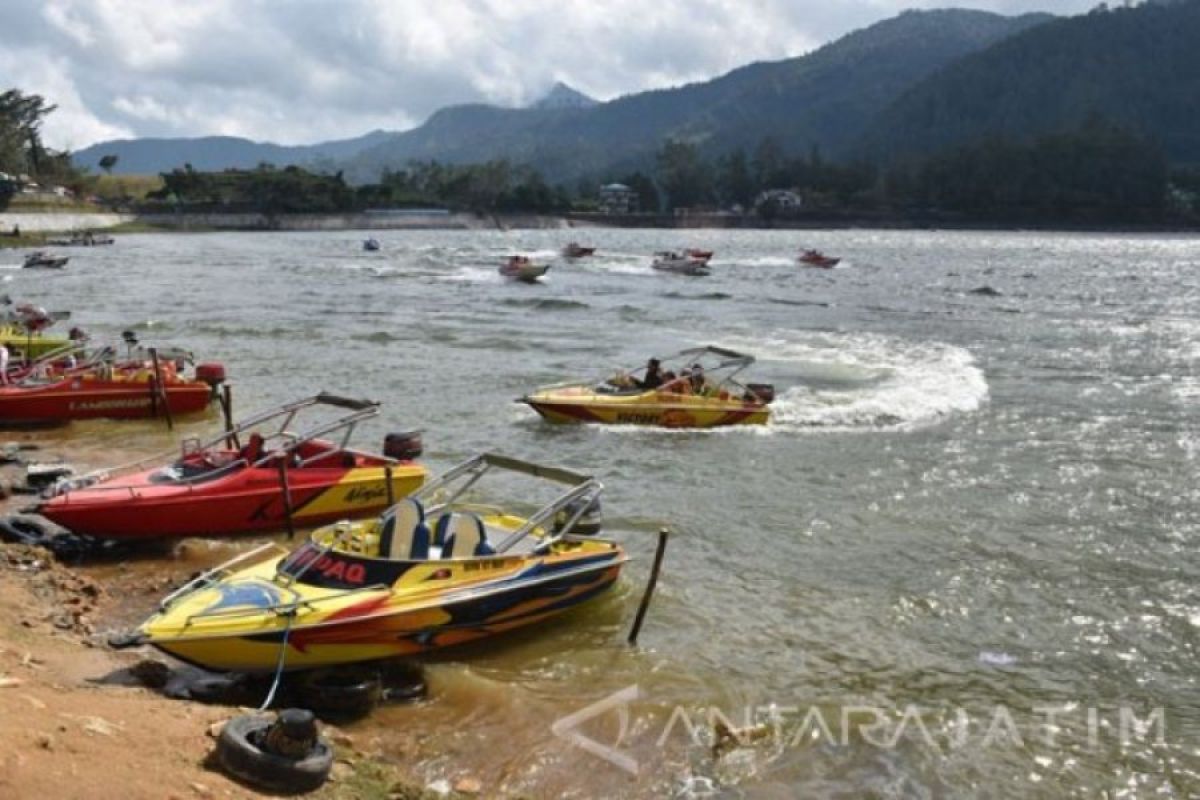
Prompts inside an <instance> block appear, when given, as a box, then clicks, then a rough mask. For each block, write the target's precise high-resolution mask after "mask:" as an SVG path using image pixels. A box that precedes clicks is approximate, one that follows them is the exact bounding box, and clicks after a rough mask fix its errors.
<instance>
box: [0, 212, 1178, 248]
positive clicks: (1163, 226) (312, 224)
mask: <svg viewBox="0 0 1200 800" xmlns="http://www.w3.org/2000/svg"><path fill="white" fill-rule="evenodd" d="M14 226H16V227H19V228H20V230H21V232H22V234H23V235H22V236H21V237H20V238H19V239H14V238H12V237H10V236H8V235H6V234H9V233H10V232H11V231H12V230H13V228H14ZM570 228H646V229H663V230H693V229H694V230H850V229H860V230H861V229H868V230H953V231H981V232H987V231H995V232H1001V231H1009V232H1019V231H1025V230H1028V231H1039V232H1046V233H1051V232H1059V233H1143V234H1149V233H1162V234H1169V233H1177V234H1195V233H1200V224H1196V223H1192V224H1188V223H1184V222H1168V223H1123V224H1110V223H1103V224H1101V223H1063V222H1047V223H1038V222H1029V221H1022V222H987V221H979V220H965V219H960V218H954V217H942V216H936V217H935V216H930V217H920V218H916V217H903V216H890V215H882V214H880V215H851V214H845V215H843V214H817V213H814V214H811V215H808V216H804V217H798V218H793V219H775V220H764V219H761V218H759V217H755V216H737V215H732V214H715V213H714V214H676V215H670V214H625V215H610V214H597V213H580V212H572V213H568V214H565V215H540V214H471V213H459V212H453V213H452V212H442V211H438V212H394V213H378V212H355V213H344V214H258V213H236V214H225V213H216V212H176V213H156V214H130V213H112V212H99V211H97V212H87V211H82V210H80V211H72V212H69V213H66V212H62V211H54V212H49V213H46V212H40V211H6V212H0V247H29V246H36V245H37V244H39V242H38V237H39V236H40V235H42V234H61V233H64V232H67V231H72V230H83V229H87V230H108V231H110V232H116V233H121V232H125V233H142V232H162V233H188V232H192V233H195V232H212V231H245V232H254V231H290V232H302V231H384V230H553V229H570Z"/></svg>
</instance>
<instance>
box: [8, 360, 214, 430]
mask: <svg viewBox="0 0 1200 800" xmlns="http://www.w3.org/2000/svg"><path fill="white" fill-rule="evenodd" d="M66 355H68V354H60V353H58V352H55V353H49V354H47V355H45V356H43V357H42V359H40V361H41V362H48V361H50V360H52V359H58V358H61V357H65V356H66ZM224 380H225V370H224V367H222V366H221V365H220V364H201V365H199V366H197V367H196V374H195V376H194V377H191V378H188V377H186V376H185V375H184V374H183V372H182V370H181V369H180V368H179V367H178V366H177V364H176V362H174V361H170V360H166V361H160V362H152V361H124V362H120V363H113V362H111V361H99V362H90V363H85V364H83V365H81V366H76V367H68V368H63V369H59V368H54V367H53V365H52V364H48V365H47V366H46V368H44V369H43V368H39V367H38V366H37V365H36V364H35V367H34V368H33V369H32V370H31V371H30V373H29V374H28V375H27V376H26V377H24V378H23V379H21V380H19V381H18V382H16V383H13V384H10V385H7V386H0V426H26V425H54V424H58V423H63V422H68V421H70V420H76V419H101V418H108V419H148V418H152V417H160V416H171V417H175V416H179V415H183V414H192V413H196V412H198V411H203V410H204V409H205V408H206V407H207V406H208V404H209V402H210V401H211V400H212V398H213V397H214V395H215V393H216V386H217V385H218V384H219V383H221V382H223V381H224Z"/></svg>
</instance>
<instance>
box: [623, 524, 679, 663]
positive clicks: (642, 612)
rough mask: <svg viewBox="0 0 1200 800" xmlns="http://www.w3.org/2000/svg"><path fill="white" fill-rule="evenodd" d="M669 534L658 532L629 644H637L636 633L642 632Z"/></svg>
mask: <svg viewBox="0 0 1200 800" xmlns="http://www.w3.org/2000/svg"><path fill="white" fill-rule="evenodd" d="M670 536H671V532H670V531H669V530H667V529H666V528H663V529H662V530H660V531H659V532H658V549H657V550H655V551H654V564H653V565H651V567H650V579H649V580H647V581H646V592H645V594H643V595H642V602H641V604H640V605H639V606H638V610H637V616H635V617H634V618H633V628H632V629H631V630H630V631H629V643H630V644H637V637H638V633H639V632H640V631H641V630H642V621H643V620H644V619H645V618H646V610H647V609H648V608H650V598H651V597H653V595H654V587H655V586H657V585H658V571H659V570H660V569H661V568H662V561H663V553H665V552H666V550H667V539H669V538H670Z"/></svg>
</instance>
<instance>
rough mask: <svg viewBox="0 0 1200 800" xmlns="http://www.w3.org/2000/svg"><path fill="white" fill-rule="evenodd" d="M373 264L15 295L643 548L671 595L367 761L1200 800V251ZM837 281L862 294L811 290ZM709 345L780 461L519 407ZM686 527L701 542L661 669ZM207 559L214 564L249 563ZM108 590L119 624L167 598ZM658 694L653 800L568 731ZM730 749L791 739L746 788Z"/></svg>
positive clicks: (607, 735) (117, 441)
mask: <svg viewBox="0 0 1200 800" xmlns="http://www.w3.org/2000/svg"><path fill="white" fill-rule="evenodd" d="M361 238H362V237H361V235H359V234H356V233H320V234H198V235H172V236H166V235H129V236H122V237H120V238H119V241H118V243H117V244H116V245H115V246H113V247H110V248H96V249H89V250H82V249H80V250H74V251H72V252H71V253H70V254H71V256H72V261H71V264H70V266H68V268H67V269H65V270H63V271H62V272H61V274H59V273H47V272H31V271H20V270H17V271H7V270H5V271H2V272H0V274H3V275H4V276H5V278H4V281H5V283H4V288H3V290H4V291H7V292H9V293H10V294H12V295H13V297H14V298H19V299H32V300H35V301H37V302H38V303H40V304H42V305H45V306H47V307H50V308H52V309H58V308H68V309H72V310H74V312H75V318H74V322H76V323H79V324H83V325H84V326H85V327H87V328H89V329H90V330H91V331H92V332H93V334H97V335H100V336H105V337H114V338H115V337H116V336H117V335H118V334H119V332H120V331H121V330H123V329H124V328H126V327H131V326H132V327H135V328H136V329H137V330H138V331H139V334H140V335H141V336H142V337H143V340H144V341H146V342H149V343H153V342H156V341H157V342H171V343H178V344H185V345H187V346H189V347H191V348H192V349H194V350H195V351H196V352H197V353H198V354H200V355H201V357H202V359H204V360H221V361H223V362H225V364H226V365H227V368H228V370H229V373H230V376H231V379H232V381H233V382H234V384H235V387H236V388H235V394H236V402H237V405H238V406H239V407H240V410H241V411H242V412H246V411H249V410H250V409H252V408H259V407H265V406H268V405H272V404H275V403H278V402H282V401H284V400H288V399H292V398H295V397H299V396H302V395H305V394H308V393H313V392H314V391H315V390H318V389H326V390H330V391H337V392H342V393H349V394H354V395H365V396H369V397H374V398H376V399H379V400H382V401H384V402H385V413H384V414H383V415H382V417H381V418H380V420H379V421H377V422H375V423H372V425H370V426H369V427H368V429H365V430H363V431H362V434H363V435H362V437H361V439H360V442H362V443H363V444H370V445H371V446H372V447H376V446H378V442H379V441H381V440H382V437H383V435H384V433H385V432H386V431H388V430H402V429H406V428H411V427H420V428H423V429H424V430H425V442H426V450H427V455H426V460H427V461H428V463H429V464H430V466H431V467H433V468H434V469H441V468H444V467H447V466H449V465H451V464H453V463H455V462H456V461H458V460H460V459H462V458H464V457H466V456H468V455H470V454H473V453H475V452H477V451H480V450H485V449H488V450H498V451H501V452H505V453H510V454H513V455H516V456H520V457H524V458H529V459H535V460H543V461H548V462H553V463H560V464H563V465H566V466H570V467H574V468H577V469H581V470H584V471H589V472H592V473H594V474H596V475H597V476H599V477H600V478H601V479H602V480H603V481H604V482H605V484H606V486H607V492H606V495H605V515H606V527H607V531H608V533H609V534H611V535H612V536H614V537H616V538H618V539H620V540H621V541H623V542H624V543H625V544H626V545H627V547H628V549H629V550H630V551H631V553H632V554H633V555H634V556H635V558H636V561H635V562H634V563H632V564H631V565H630V567H629V569H628V570H627V571H626V574H625V577H624V578H623V580H622V582H621V584H620V588H619V589H618V590H617V591H615V592H613V593H611V594H610V595H609V596H607V597H606V598H604V599H602V600H599V601H597V602H595V603H593V604H592V605H590V606H586V607H584V608H582V609H580V610H579V611H578V612H575V613H572V614H571V615H570V616H568V617H564V618H562V619H561V620H559V621H558V622H556V623H555V624H552V625H548V626H546V627H545V628H544V629H543V630H539V631H536V632H532V633H524V634H518V635H515V636H513V637H510V638H508V639H504V640H497V641H496V642H494V643H491V644H488V645H485V646H474V647H472V648H470V649H468V650H464V651H461V652H459V653H451V654H447V655H444V656H441V657H440V658H438V659H437V660H436V661H435V662H434V663H432V664H431V665H430V667H429V678H430V684H431V688H432V695H431V698H430V699H429V700H428V701H425V702H423V703H421V704H418V705H415V706H399V707H391V708H386V709H383V710H381V711H379V712H377V713H376V714H375V715H374V716H373V717H372V718H371V719H370V720H367V721H365V722H362V723H359V725H358V727H359V729H361V731H362V732H363V735H364V736H366V737H371V736H378V737H380V738H381V739H382V741H383V744H384V748H385V750H386V751H387V752H388V753H389V755H390V756H392V757H395V758H397V759H399V760H402V761H404V762H405V763H406V764H408V766H409V767H410V768H411V769H413V770H414V771H415V772H416V773H417V774H419V775H421V776H424V777H426V778H427V779H428V780H435V779H437V778H449V779H451V780H453V779H454V778H455V777H456V776H458V775H460V774H464V773H470V774H473V775H475V776H477V777H479V778H480V779H481V780H482V782H483V785H484V787H485V792H486V793H487V794H494V793H512V794H521V793H524V794H527V795H529V796H534V797H615V796H630V797H633V796H639V797H664V796H679V797H699V796H713V797H753V798H784V797H801V796H803V797H866V796H869V797H934V798H936V797H967V796H976V797H1046V798H1058V797H1079V798H1085V797H1086V798H1091V797H1099V796H1107V797H1148V796H1155V797H1194V796H1197V795H1198V794H1200V749H1198V748H1200V741H1198V738H1200V687H1198V685H1197V678H1198V673H1197V670H1196V664H1197V656H1198V654H1200V652H1198V651H1200V597H1198V595H1197V578H1198V577H1200V561H1198V558H1197V554H1196V547H1197V542H1198V539H1200V489H1198V484H1197V466H1198V457H1200V436H1198V435H1197V422H1198V418H1200V415H1198V414H1197V407H1198V404H1200V380H1198V379H1197V361H1198V359H1200V317H1198V316H1197V313H1196V309H1197V303H1198V302H1200V244H1198V243H1197V241H1196V240H1195V239H1194V238H1187V237H1175V236H1120V235H1056V234H1024V233H995V234H992V233H943V232H871V231H845V232H783V231H779V232H773V231H765V232H764V231H736V232H725V231H630V230H576V231H565V230H564V231H512V232H448V231H429V232H394V233H384V234H382V235H380V236H379V237H378V238H380V239H381V241H382V244H383V249H382V251H381V252H379V253H365V252H363V251H362V250H361ZM571 238H575V239H578V240H580V241H581V242H583V243H585V244H592V245H596V246H597V247H598V248H599V255H598V256H597V257H595V258H592V259H586V260H582V261H579V262H576V263H571V264H568V263H560V262H557V261H556V262H555V265H554V266H553V267H552V269H551V270H550V273H549V277H548V279H547V280H546V281H545V282H544V284H542V285H536V286H527V285H519V284H509V283H505V282H504V281H503V280H502V279H501V278H500V276H499V275H498V274H497V273H496V267H497V265H498V264H499V262H500V260H501V259H502V257H503V256H505V255H507V254H509V253H512V252H526V253H529V254H531V255H533V256H535V258H544V259H552V258H554V257H555V253H556V251H557V249H558V248H559V247H560V246H561V245H562V244H564V243H565V242H566V241H567V240H568V239H571ZM682 246H696V247H703V248H711V249H714V250H716V256H715V259H714V261H713V275H712V276H711V277H708V278H699V279H695V278H684V277H677V276H669V275H661V274H656V273H653V272H652V271H651V270H650V269H649V260H650V258H649V254H650V253H651V252H653V251H654V250H657V249H663V248H666V247H682ZM802 246H804V247H819V248H822V249H824V250H826V251H827V252H829V253H831V254H834V255H839V256H842V257H843V258H844V259H845V262H844V266H843V267H841V268H838V269H835V270H832V271H822V270H814V269H802V268H799V267H797V266H796V264H795V261H794V256H795V254H796V252H797V251H798V250H799V248H800V247H802ZM16 260H17V259H16V258H15V257H13V256H0V261H14V262H15V261H16ZM985 286H986V287H991V288H993V289H995V290H996V291H997V292H999V295H998V296H996V295H984V294H973V293H972V290H975V289H979V288H982V287H985ZM706 343H713V344H720V345H724V346H728V347H732V348H736V349H743V350H745V351H747V352H750V353H752V354H754V355H756V356H757V357H758V358H759V363H758V364H757V365H756V366H755V371H754V376H755V377H756V378H760V379H762V380H765V381H769V382H773V383H774V384H776V386H777V388H778V390H779V399H778V400H777V401H776V403H775V406H774V415H775V418H774V422H773V424H772V425H770V426H769V427H767V428H762V429H754V428H746V429H739V430H727V431H721V432H663V431H654V430H646V429H632V428H603V427H555V426H550V425H548V424H546V423H544V422H542V421H541V420H540V419H539V418H538V417H537V416H536V415H535V414H534V413H533V412H532V411H530V410H528V409H527V408H525V407H524V406H521V405H517V404H514V403H513V399H514V398H515V397H517V396H519V395H520V394H522V393H524V392H525V391H527V390H528V389H530V388H532V387H534V386H537V385H538V384H544V383H549V382H554V381H558V380H563V379H567V378H572V377H576V376H585V377H586V376H595V377H603V376H604V375H605V374H606V373H608V372H609V371H610V367H617V366H630V365H633V364H638V363H641V362H643V361H644V360H645V358H646V357H647V356H648V355H651V354H663V353H667V352H671V351H674V350H677V349H680V348H682V347H685V346H692V345H698V344H706ZM215 425H216V420H215V419H209V420H207V421H199V422H197V421H193V422H190V423H188V424H187V425H185V426H184V431H185V432H186V431H188V430H200V429H205V428H208V427H213V426H215ZM47 437H48V438H47V441H50V442H52V443H54V444H55V446H56V447H58V448H59V449H60V450H62V451H63V452H65V453H66V454H68V455H71V456H72V457H75V458H78V459H80V460H81V461H83V462H85V463H99V462H102V461H104V460H105V459H106V458H111V457H113V454H114V453H120V454H121V455H127V454H140V453H148V452H152V451H154V450H159V449H163V448H165V447H170V446H173V442H174V441H175V435H168V434H166V433H164V432H161V431H160V430H159V429H158V428H157V427H155V426H150V425H137V424H135V425H132V426H128V425H126V426H122V425H116V424H108V423H89V424H80V425H75V426H73V427H72V428H71V429H69V430H68V431H65V432H58V433H53V434H48V435H47ZM663 525H667V526H670V527H671V529H672V530H674V531H675V532H676V535H675V537H674V538H673V540H672V543H671V545H670V548H669V550H668V553H667V558H666V564H665V567H664V571H663V576H662V580H661V583H660V585H659V590H658V594H657V596H656V600H655V602H654V605H653V607H652V608H651V611H650V615H649V618H648V621H647V624H646V627H645V629H644V630H643V632H642V635H641V642H640V646H639V647H638V648H636V649H632V648H629V647H628V646H626V645H625V643H624V636H625V633H626V631H627V628H628V625H629V623H630V621H631V618H632V612H633V610H634V609H635V607H636V604H637V600H638V597H639V595H640V589H641V584H642V582H643V580H644V578H645V576H646V573H647V570H648V564H649V561H650V556H651V554H652V552H653V546H654V537H655V532H656V531H657V530H658V529H659V528H660V527H661V526H663ZM245 546H247V545H245V544H242V543H239V544H238V545H236V547H245ZM198 547H199V548H200V552H201V553H202V555H200V556H196V552H197V550H196V548H195V547H193V548H192V549H191V550H189V551H187V552H186V553H184V554H182V555H180V556H178V558H180V559H184V560H185V561H188V560H191V561H194V560H196V559H199V560H202V561H203V560H205V559H215V558H216V556H217V555H220V556H222V557H223V556H226V555H228V553H229V549H230V546H229V545H224V546H221V547H216V548H214V549H213V550H212V551H211V554H209V553H208V551H206V550H205V549H204V548H205V547H207V545H200V546H198ZM176 566H178V565H176ZM185 566H192V564H190V563H189V564H185ZM92 569H93V570H94V571H95V572H96V574H98V575H100V576H102V577H105V578H106V579H109V580H113V581H114V582H117V583H118V584H119V582H120V581H121V580H122V579H123V578H122V576H126V577H127V576H129V575H130V574H135V573H138V572H140V571H153V570H156V569H162V567H161V566H157V565H155V564H154V563H153V562H138V563H135V564H133V565H131V566H129V567H127V568H114V567H113V566H112V565H101V566H97V567H93V568H92ZM156 599H157V597H156V596H153V595H150V594H145V593H143V594H139V595H137V596H136V597H133V598H131V600H130V601H129V604H128V606H127V607H126V608H125V609H123V614H125V615H126V616H125V619H122V620H112V621H110V622H112V623H113V624H116V623H117V622H123V621H127V620H136V619H138V618H140V617H141V616H143V615H144V614H145V613H147V612H148V611H149V610H150V609H151V607H152V606H153V604H154V602H155V601H156ZM633 687H636V689H634V688H633ZM622 690H624V694H622V695H620V696H619V697H618V698H616V699H614V700H613V701H612V703H611V705H613V706H614V708H613V709H611V710H609V711H607V712H605V713H601V714H598V715H596V716H595V718H593V719H591V720H588V721H585V722H582V723H581V724H580V726H579V728H578V730H579V731H581V732H582V733H583V734H586V735H587V736H588V737H590V738H592V739H595V740H597V741H600V742H603V743H604V744H605V745H611V744H613V743H614V741H615V740H617V738H618V735H619V734H622V733H623V736H622V737H621V739H620V741H619V743H617V746H616V749H617V750H619V751H620V753H622V754H623V755H624V756H626V757H628V758H631V759H633V760H635V761H636V762H637V772H636V774H631V773H630V772H628V771H626V770H625V769H623V768H622V767H621V766H618V765H617V764H614V763H611V762H610V761H607V760H604V759H603V758H600V757H598V756H597V755H595V754H593V753H589V752H586V751H585V750H583V749H580V748H579V747H577V746H575V744H573V743H571V742H570V741H569V740H567V739H565V738H563V737H561V736H558V735H556V734H555V733H554V732H552V730H551V726H552V724H553V723H554V721H555V720H557V719H559V718H562V717H564V716H567V715H569V714H571V713H573V712H576V711H578V710H580V709H582V708H584V707H585V706H587V705H588V704H589V703H593V702H597V701H601V700H603V699H604V698H607V697H609V696H611V695H613V694H614V693H618V692H622ZM622 698H624V699H625V700H628V703H625V702H624V700H622ZM616 706H623V707H624V710H625V716H624V717H622V714H621V713H620V711H619V710H618V709H617V708H616ZM852 707H869V708H872V709H877V711H871V712H868V711H863V710H857V711H855V710H853V708H852ZM713 709H716V710H717V711H719V712H720V713H721V714H724V715H726V716H728V717H729V718H731V719H732V720H734V722H735V723H736V724H738V725H742V724H745V719H744V718H745V717H746V716H747V713H748V712H747V709H749V713H750V716H751V717H752V718H754V719H759V720H765V719H773V720H775V725H774V727H773V728H770V729H768V730H769V732H770V734H771V735H769V736H765V737H763V738H760V739H757V740H756V741H754V742H753V743H751V744H749V745H748V746H745V747H740V748H734V749H732V750H728V751H726V752H724V753H723V754H722V755H720V756H719V757H714V755H713V753H712V750H711V748H710V744H711V727H710V726H709V725H708V723H707V721H706V718H707V717H708V716H712V711H713ZM847 709H850V710H847ZM875 713H879V714H880V717H881V718H880V719H879V720H875V717H874V716H873V715H874V714H875ZM1051 716H1052V717H1053V723H1054V724H1053V725H1051V724H1050V717H1051ZM873 720H875V721H878V722H879V724H878V725H877V726H876V727H874V728H871V727H869V726H868V723H870V722H871V721H873ZM751 721H753V720H751ZM622 722H625V723H627V725H625V726H622ZM689 724H690V725H691V726H693V727H694V728H695V737H693V736H692V734H691V729H690V728H689ZM823 726H824V727H823ZM825 728H828V731H827V732H826V730H825ZM401 732H403V735H401ZM414 737H415V738H414ZM617 760H619V759H617ZM625 765H626V766H630V765H629V764H628V762H625Z"/></svg>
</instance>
